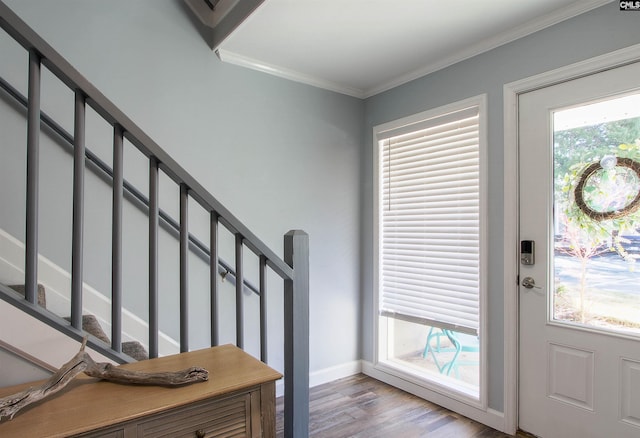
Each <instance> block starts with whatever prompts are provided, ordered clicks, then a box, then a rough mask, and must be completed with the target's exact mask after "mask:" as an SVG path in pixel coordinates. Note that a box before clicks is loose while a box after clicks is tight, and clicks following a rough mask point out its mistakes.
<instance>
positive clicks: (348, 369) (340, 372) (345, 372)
mask: <svg viewBox="0 0 640 438" xmlns="http://www.w3.org/2000/svg"><path fill="white" fill-rule="evenodd" d="M361 372H362V362H361V361H359V360H354V361H352V362H347V363H344V364H340V365H335V366H332V367H329V368H324V369H322V370H317V371H312V372H310V373H309V388H313V387H314V386H319V385H323V384H325V383H329V382H333V381H334V380H338V379H342V378H344V377H349V376H353V375H354V374H358V373H361ZM282 395H284V379H280V380H279V381H278V382H276V397H280V396H282Z"/></svg>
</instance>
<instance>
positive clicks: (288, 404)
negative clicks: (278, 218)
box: [284, 230, 309, 438]
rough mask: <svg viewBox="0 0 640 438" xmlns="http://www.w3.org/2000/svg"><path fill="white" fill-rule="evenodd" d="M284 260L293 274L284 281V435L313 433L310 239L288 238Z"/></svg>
mask: <svg viewBox="0 0 640 438" xmlns="http://www.w3.org/2000/svg"><path fill="white" fill-rule="evenodd" d="M284 261H285V263H287V264H288V265H289V266H291V267H292V268H293V275H292V277H291V278H289V279H285V281H284V436H285V437H286V438H293V437H300V436H308V434H309V236H308V235H307V234H306V233H305V232H303V231H297V230H294V231H289V232H288V233H287V234H285V236H284Z"/></svg>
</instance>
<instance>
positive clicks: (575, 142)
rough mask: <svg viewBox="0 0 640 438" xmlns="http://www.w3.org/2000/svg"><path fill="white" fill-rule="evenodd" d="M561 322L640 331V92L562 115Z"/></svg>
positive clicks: (558, 173)
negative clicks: (639, 263)
mask: <svg viewBox="0 0 640 438" xmlns="http://www.w3.org/2000/svg"><path fill="white" fill-rule="evenodd" d="M553 126H554V130H553V144H554V149H553V154H554V157H553V163H554V188H553V191H554V203H553V205H554V221H553V229H554V246H555V247H554V253H553V262H552V264H553V273H554V276H553V280H552V281H553V283H554V285H553V297H552V300H551V303H552V304H551V306H552V309H551V312H550V313H551V316H552V320H554V321H555V322H560V323H563V324H575V325H580V326H586V327H589V328H593V329H598V330H604V331H614V332H630V333H637V334H640V290H638V286H637V285H638V282H639V280H640V267H638V266H637V265H638V263H637V261H638V259H640V209H639V207H640V94H632V95H627V96H622V97H617V98H613V99H608V100H605V101H600V102H595V103H591V104H587V105H581V106H579V107H574V108H567V109H562V110H558V111H555V112H554V117H553Z"/></svg>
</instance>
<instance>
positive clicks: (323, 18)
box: [217, 0, 618, 98]
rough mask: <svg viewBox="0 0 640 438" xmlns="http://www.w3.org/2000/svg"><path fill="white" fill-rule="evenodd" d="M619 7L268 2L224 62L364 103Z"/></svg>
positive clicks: (501, 0)
mask: <svg viewBox="0 0 640 438" xmlns="http://www.w3.org/2000/svg"><path fill="white" fill-rule="evenodd" d="M611 1H612V0H453V1H447V0H265V1H264V3H263V4H262V5H261V6H260V7H259V8H258V9H257V10H256V11H255V12H254V13H253V14H252V15H251V16H250V17H249V18H248V19H247V20H246V21H245V22H244V23H242V24H241V25H240V26H239V27H238V28H237V29H236V30H235V31H234V32H233V33H232V34H231V35H230V36H229V37H228V38H227V39H226V40H225V41H223V42H222V44H221V45H220V46H219V47H218V48H217V53H218V56H219V57H220V59H222V60H223V61H225V62H230V63H234V64H239V65H243V66H246V67H250V68H254V69H257V70H261V71H265V72H268V73H271V74H275V75H278V76H282V77H285V78H288V79H292V80H296V81H299V82H304V83H307V84H311V85H314V86H317V87H321V88H326V89H329V90H333V91H337V92H340V93H344V94H347V95H351V96H356V97H361V98H362V97H368V96H372V95H374V94H377V93H379V92H382V91H384V90H388V89H390V88H393V87H395V86H397V85H400V84H403V83H405V82H408V81H410V80H413V79H416V78H418V77H420V76H424V75H425V74H428V73H430V72H433V71H436V70H439V69H441V68H444V67H446V66H448V65H451V64H453V63H455V62H458V61H461V60H463V59H466V58H469V57H471V56H474V55H477V54H479V53H482V52H484V51H487V50H490V49H492V48H494V47H497V46H499V45H502V44H505V43H507V42H509V41H513V40H515V39H517V38H520V37H522V36H525V35H528V34H530V33H533V32H535V31H538V30H540V29H543V28H545V27H548V26H550V25H553V24H555V23H558V22H560V21H562V20H566V19H568V18H571V17H573V16H576V15H578V14H581V13H583V12H586V11H588V10H591V9H593V8H596V7H598V6H601V5H604V4H606V3H609V2H611ZM611 7H614V5H611ZM615 7H616V8H617V7H618V5H617V4H616V5H615Z"/></svg>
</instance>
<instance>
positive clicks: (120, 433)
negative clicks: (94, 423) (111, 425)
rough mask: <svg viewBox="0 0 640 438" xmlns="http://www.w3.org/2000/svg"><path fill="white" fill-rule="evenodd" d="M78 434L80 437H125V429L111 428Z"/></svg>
mask: <svg viewBox="0 0 640 438" xmlns="http://www.w3.org/2000/svg"><path fill="white" fill-rule="evenodd" d="M77 436H78V438H80V437H82V438H124V429H109V430H106V431H96V432H89V433H85V434H83V435H77Z"/></svg>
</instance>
